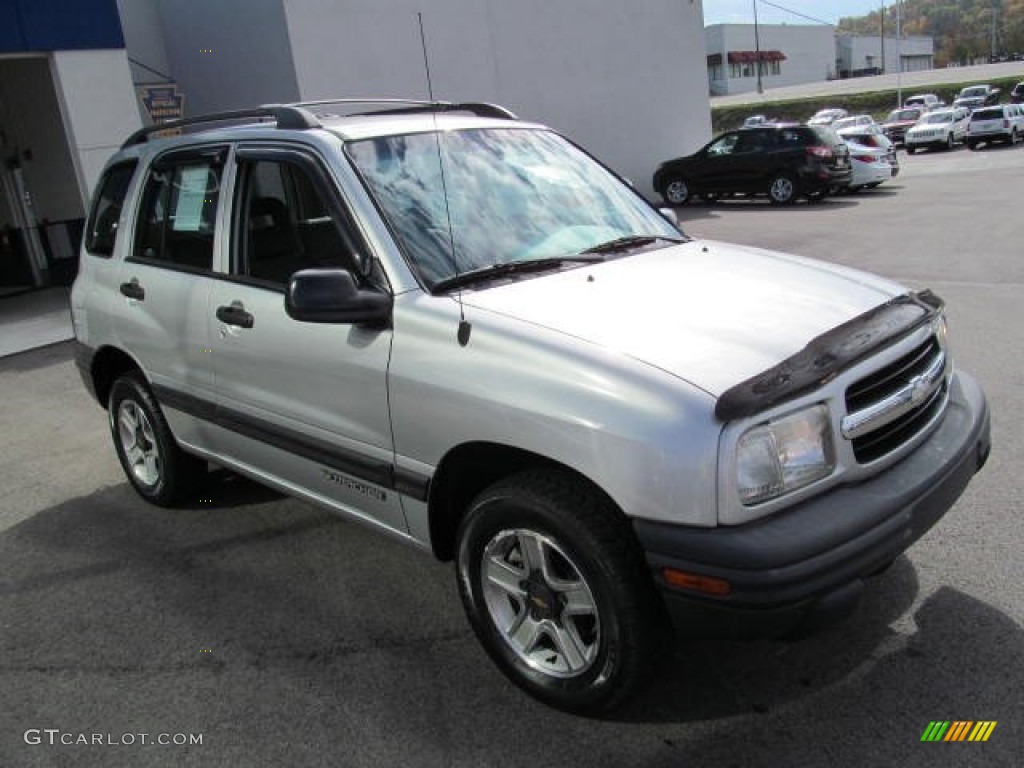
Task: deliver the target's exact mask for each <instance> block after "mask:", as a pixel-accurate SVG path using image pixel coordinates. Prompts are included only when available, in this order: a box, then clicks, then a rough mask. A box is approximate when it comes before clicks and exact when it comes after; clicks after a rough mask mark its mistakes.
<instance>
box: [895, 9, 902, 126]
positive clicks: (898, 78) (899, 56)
mask: <svg viewBox="0 0 1024 768" xmlns="http://www.w3.org/2000/svg"><path fill="white" fill-rule="evenodd" d="M902 18H903V0H897V2H896V109H899V108H900V107H902V106H903V53H902V46H903V44H902V41H901V36H902V34H903V33H902V31H901V29H900V24H901V22H902Z"/></svg>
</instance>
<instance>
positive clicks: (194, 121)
mask: <svg viewBox="0 0 1024 768" xmlns="http://www.w3.org/2000/svg"><path fill="white" fill-rule="evenodd" d="M361 104H367V105H372V104H379V105H384V108H383V109H378V110H370V111H355V112H349V113H348V115H350V116H355V115H401V114H416V113H423V112H469V113H470V114H473V115H477V116H478V117H493V118H497V119H500V120H515V119H516V115H515V114H514V113H512V112H510V111H509V110H507V109H505V108H504V107H501V106H498V105H497V104H489V103H487V102H482V101H465V102H451V101H418V100H414V99H322V100H320V101H297V102H294V103H291V104H265V105H264V106H262V107H255V108H253V109H235V110H231V111H228V112H213V113H211V114H208V115H197V116H196V117H183V118H180V119H178V120H168V121H166V122H163V123H155V124H153V125H147V126H145V127H144V128H140V129H139V130H137V131H135V133H133V134H132V135H131V136H129V137H128V138H127V139H125V141H124V143H123V144H122V145H121V148H122V149H124V148H126V147H132V146H135V145H136V144H143V143H145V142H146V141H148V140H149V137H150V136H151V135H153V134H154V133H160V132H162V131H166V130H171V129H174V128H185V127H188V126H193V125H206V124H209V123H224V122H230V121H234V120H247V119H251V118H257V119H261V120H275V121H276V122H277V127H278V128H283V129H290V130H306V129H309V128H320V127H322V126H321V123H320V121H319V120H318V119H317V116H316V115H315V114H314V109H313V108H315V107H331V106H345V107H356V106H358V105H361Z"/></svg>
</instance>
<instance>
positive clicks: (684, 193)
mask: <svg viewBox="0 0 1024 768" xmlns="http://www.w3.org/2000/svg"><path fill="white" fill-rule="evenodd" d="M661 194H662V197H664V198H665V201H666V202H668V203H671V204H672V205H686V203H687V202H689V200H690V197H691V192H690V185H689V183H688V182H687V181H686V179H684V178H682V177H681V176H675V177H673V178H671V179H669V180H668V181H666V182H665V188H664V189H663V190H662V192H661Z"/></svg>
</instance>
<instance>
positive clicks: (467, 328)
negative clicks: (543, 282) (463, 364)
mask: <svg viewBox="0 0 1024 768" xmlns="http://www.w3.org/2000/svg"><path fill="white" fill-rule="evenodd" d="M416 19H417V20H418V21H419V25H420V47H421V48H422V49H423V69H424V70H425V71H426V73H427V95H428V97H429V98H430V100H431V101H432V102H433V101H434V84H433V82H431V79H430V58H429V57H428V56H427V35H426V32H424V31H423V14H422V13H421V12H417V13H416ZM437 107H438V105H437V104H436V103H435V104H434V109H433V111H432V112H431V114H432V115H433V118H434V144H435V145H436V147H437V167H438V168H439V169H440V171H441V192H442V193H443V194H444V213H445V216H446V218H447V219H448V246H449V248H450V249H451V254H452V269H453V270H454V271H455V274H456V275H458V274H459V260H458V258H456V256H455V230H453V229H452V210H451V207H450V206H449V205H448V183H447V181H446V180H445V176H444V158H443V157H442V156H441V134H440V131H439V130H438V127H437ZM455 300H456V301H457V302H458V304H459V330H458V333H457V334H456V338H457V339H458V340H459V345H460V346H463V347H464V346H466V345H467V344H468V343H469V334H470V333H471V332H472V330H473V326H472V325H470V323H469V322H468V321H467V320H466V309H465V307H464V306H463V304H462V289H461V288H459V289H458V292H457V293H456V294H455Z"/></svg>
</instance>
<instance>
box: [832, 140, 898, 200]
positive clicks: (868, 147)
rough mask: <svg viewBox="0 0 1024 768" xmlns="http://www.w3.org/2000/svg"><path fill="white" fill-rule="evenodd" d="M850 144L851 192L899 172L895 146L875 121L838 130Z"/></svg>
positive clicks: (872, 185) (873, 185)
mask: <svg viewBox="0 0 1024 768" xmlns="http://www.w3.org/2000/svg"><path fill="white" fill-rule="evenodd" d="M838 133H839V135H840V137H842V139H843V141H845V142H846V145H847V146H848V147H849V148H850V170H851V171H852V172H853V174H852V176H851V178H850V185H849V187H847V189H849V190H850V191H851V192H853V191H855V190H858V189H863V188H865V187H866V188H873V187H877V186H878V185H879V184H881V183H882V182H883V181H886V180H888V179H891V178H893V177H895V176H896V175H897V174H898V173H899V172H900V164H899V160H897V158H896V147H895V146H894V145H893V143H892V142H891V141H890V140H889V137H887V136H886V135H885V133H884V132H883V131H882V128H881V126H879V125H877V124H874V123H873V124H871V125H858V126H853V127H852V128H844V129H842V130H840V131H838Z"/></svg>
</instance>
